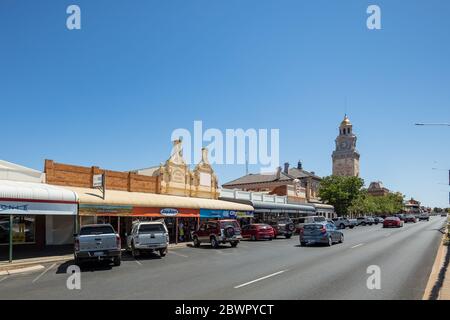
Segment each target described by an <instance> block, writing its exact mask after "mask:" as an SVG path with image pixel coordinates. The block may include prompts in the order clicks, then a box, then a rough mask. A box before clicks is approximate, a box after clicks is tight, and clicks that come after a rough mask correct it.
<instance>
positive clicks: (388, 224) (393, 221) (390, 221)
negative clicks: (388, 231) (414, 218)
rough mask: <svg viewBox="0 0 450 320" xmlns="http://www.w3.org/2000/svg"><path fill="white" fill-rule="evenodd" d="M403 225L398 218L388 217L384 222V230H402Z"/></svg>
mask: <svg viewBox="0 0 450 320" xmlns="http://www.w3.org/2000/svg"><path fill="white" fill-rule="evenodd" d="M403 223H404V222H403V221H402V220H400V218H398V217H386V219H384V221H383V228H392V227H393V228H401V227H403Z"/></svg>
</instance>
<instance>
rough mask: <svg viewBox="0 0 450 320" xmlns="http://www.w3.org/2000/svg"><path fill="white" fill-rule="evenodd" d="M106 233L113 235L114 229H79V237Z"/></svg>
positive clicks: (97, 227)
mask: <svg viewBox="0 0 450 320" xmlns="http://www.w3.org/2000/svg"><path fill="white" fill-rule="evenodd" d="M108 233H114V229H113V228H112V227H111V226H95V227H94V226H92V227H82V228H81V229H80V236H93V235H100V234H108Z"/></svg>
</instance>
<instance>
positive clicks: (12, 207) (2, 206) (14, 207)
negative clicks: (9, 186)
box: [0, 204, 28, 212]
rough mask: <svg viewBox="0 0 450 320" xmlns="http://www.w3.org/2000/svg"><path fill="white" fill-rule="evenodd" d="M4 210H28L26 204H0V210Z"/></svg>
mask: <svg viewBox="0 0 450 320" xmlns="http://www.w3.org/2000/svg"><path fill="white" fill-rule="evenodd" d="M6 210H18V211H28V205H26V204H24V205H10V204H0V212H1V211H6Z"/></svg>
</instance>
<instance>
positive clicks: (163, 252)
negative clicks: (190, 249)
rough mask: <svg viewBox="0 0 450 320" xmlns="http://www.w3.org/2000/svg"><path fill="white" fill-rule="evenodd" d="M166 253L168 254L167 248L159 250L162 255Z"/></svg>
mask: <svg viewBox="0 0 450 320" xmlns="http://www.w3.org/2000/svg"><path fill="white" fill-rule="evenodd" d="M166 254H167V249H160V250H159V255H160V256H161V257H165V256H166Z"/></svg>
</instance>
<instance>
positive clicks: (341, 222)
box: [74, 213, 430, 266]
mask: <svg viewBox="0 0 450 320" xmlns="http://www.w3.org/2000/svg"><path fill="white" fill-rule="evenodd" d="M429 219H430V217H429V215H428V214H426V213H422V214H420V215H417V216H415V215H413V214H397V215H394V216H385V217H384V218H383V217H371V216H362V217H358V218H356V219H350V218H345V217H336V218H333V219H326V218H325V217H322V216H313V217H302V218H296V219H291V218H288V217H283V218H279V219H274V220H270V221H269V222H268V223H262V222H260V223H251V224H247V225H244V226H242V227H241V226H240V224H239V222H238V221H237V220H234V219H219V220H211V221H207V222H203V223H201V224H200V226H199V228H198V229H197V230H196V231H194V232H192V239H193V244H194V247H199V246H200V245H201V244H202V243H208V244H210V245H211V246H212V247H213V248H218V247H219V246H220V245H221V244H230V245H231V246H232V247H237V246H238V244H239V242H240V241H241V240H242V239H249V240H255V241H256V240H272V239H275V238H277V237H279V236H283V237H285V238H287V239H289V238H291V237H292V235H293V234H294V233H298V234H299V240H300V245H301V246H306V245H308V244H314V243H322V244H326V245H328V246H331V245H333V244H334V243H342V242H344V233H343V232H342V231H341V230H342V229H345V228H350V229H353V228H354V227H356V226H367V225H377V224H379V223H382V224H383V228H401V227H403V226H404V224H405V223H416V222H417V221H429ZM126 236H127V239H126V250H127V251H129V252H130V253H131V255H132V256H133V257H137V256H139V255H141V254H144V253H150V252H158V253H159V255H160V256H161V257H164V256H165V255H166V254H167V251H168V246H169V233H168V230H167V227H166V225H165V223H164V222H163V221H146V222H140V221H137V222H135V223H133V226H132V229H131V233H130V234H128V235H126ZM74 238H75V241H74V258H75V263H76V264H78V265H79V264H81V263H82V262H84V261H88V260H109V261H111V262H113V263H114V265H116V266H119V265H120V264H121V257H122V253H121V252H122V250H121V239H120V236H119V235H118V234H117V233H116V232H115V230H114V228H113V227H112V225H110V224H92V225H84V226H82V227H81V228H80V231H79V233H78V234H75V235H74Z"/></svg>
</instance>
